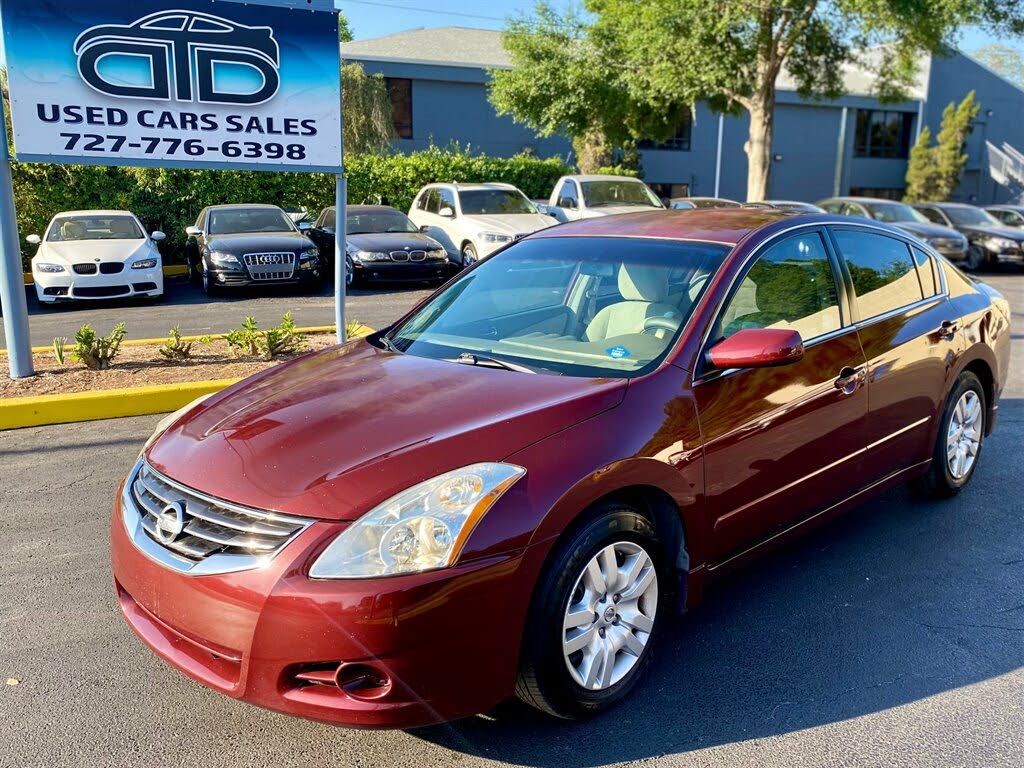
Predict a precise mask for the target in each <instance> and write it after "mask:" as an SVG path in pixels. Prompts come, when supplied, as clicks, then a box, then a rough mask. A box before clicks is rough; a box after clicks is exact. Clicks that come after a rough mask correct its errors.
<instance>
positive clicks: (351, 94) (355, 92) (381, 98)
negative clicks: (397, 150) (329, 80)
mask: <svg viewBox="0 0 1024 768" xmlns="http://www.w3.org/2000/svg"><path fill="white" fill-rule="evenodd" d="M341 99H342V103H343V104H344V114H343V120H342V122H343V126H342V133H343V136H344V140H345V154H355V155H358V154H365V153H367V152H383V151H384V150H386V149H387V148H388V147H389V146H391V142H392V140H393V139H394V138H395V127H394V122H393V117H392V113H391V98H390V96H389V95H388V86H387V83H386V82H385V80H384V77H383V76H382V75H380V74H376V75H367V74H366V71H365V70H364V69H363V67H362V65H360V64H355V63H350V64H342V66H341Z"/></svg>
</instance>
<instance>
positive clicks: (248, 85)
mask: <svg viewBox="0 0 1024 768" xmlns="http://www.w3.org/2000/svg"><path fill="white" fill-rule="evenodd" d="M74 50H75V54H76V55H77V57H78V73H79V75H81V77H82V80H83V81H85V83H86V85H88V86H89V87H90V88H92V89H94V90H96V91H99V92H100V93H104V94H107V95H108V96H117V97H120V98H128V99H157V100H161V101H172V100H174V101H186V102H193V101H194V102H199V103H203V104H248V105H253V104H263V103H265V102H267V101H269V100H270V99H272V98H273V97H274V95H275V94H276V93H277V91H278V88H279V87H280V84H281V78H280V74H279V71H278V69H279V67H280V51H279V49H278V45H277V41H276V40H275V39H274V31H273V30H272V29H271V28H270V27H249V26H246V25H244V24H239V23H237V22H234V21H230V20H229V19H225V18H222V17H220V16H214V15H212V14H209V13H200V12H198V11H186V10H167V11H158V12H157V13H151V14H149V15H148V16H143V17H142V18H141V19H137V20H136V21H134V22H133V23H131V24H104V25H99V26H95V27H90V28H89V29H87V30H85V31H84V32H82V34H80V35H79V36H78V38H77V39H76V40H75V46H74ZM140 64H141V67H142V69H141V72H142V73H144V76H143V77H141V78H140V77H139V76H138V75H139V72H140V70H139V66H140Z"/></svg>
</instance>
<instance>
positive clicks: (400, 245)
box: [345, 232, 444, 251]
mask: <svg viewBox="0 0 1024 768" xmlns="http://www.w3.org/2000/svg"><path fill="white" fill-rule="evenodd" d="M345 242H347V243H350V244H351V245H352V246H354V247H355V248H358V249H359V250H360V251H403V250H404V251H415V250H427V251H433V250H440V249H443V248H444V246H442V245H441V244H440V243H439V242H437V240H435V239H434V238H432V237H427V236H426V235H424V234H420V233H419V232H367V233H365V234H361V235H346V237H345Z"/></svg>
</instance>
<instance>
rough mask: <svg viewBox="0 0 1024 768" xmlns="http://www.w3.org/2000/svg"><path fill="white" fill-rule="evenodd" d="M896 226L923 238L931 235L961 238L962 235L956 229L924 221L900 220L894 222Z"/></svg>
mask: <svg viewBox="0 0 1024 768" xmlns="http://www.w3.org/2000/svg"><path fill="white" fill-rule="evenodd" d="M894 226H896V227H899V228H900V229H902V230H903V231H904V232H909V233H910V234H912V235H917V236H918V237H920V238H921V239H922V240H925V239H927V238H930V237H949V238H952V239H954V240H959V239H960V237H961V235H960V233H959V232H957V231H956V230H955V229H950V228H949V227H943V226H942V225H940V224H925V223H924V222H923V221H898V222H895V223H894Z"/></svg>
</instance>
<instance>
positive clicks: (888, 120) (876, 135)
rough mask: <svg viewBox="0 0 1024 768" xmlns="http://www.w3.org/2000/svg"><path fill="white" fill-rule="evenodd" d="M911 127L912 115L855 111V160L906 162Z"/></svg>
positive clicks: (908, 152) (908, 153) (866, 110)
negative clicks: (878, 159) (898, 159)
mask: <svg viewBox="0 0 1024 768" xmlns="http://www.w3.org/2000/svg"><path fill="white" fill-rule="evenodd" d="M913 127H914V113H913V112H888V111H885V110H881V109H858V110H857V137H856V140H855V142H854V146H853V151H854V154H855V155H856V156H857V157H895V158H907V157H909V156H910V136H911V134H912V132H913Z"/></svg>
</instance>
